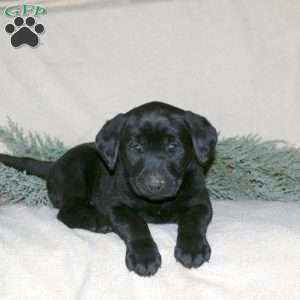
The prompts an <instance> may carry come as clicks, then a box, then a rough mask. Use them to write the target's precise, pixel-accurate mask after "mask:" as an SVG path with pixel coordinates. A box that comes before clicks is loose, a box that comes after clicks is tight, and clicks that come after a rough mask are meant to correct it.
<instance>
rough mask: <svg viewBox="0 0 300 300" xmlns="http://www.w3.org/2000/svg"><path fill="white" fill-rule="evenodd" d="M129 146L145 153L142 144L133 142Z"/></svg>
mask: <svg viewBox="0 0 300 300" xmlns="http://www.w3.org/2000/svg"><path fill="white" fill-rule="evenodd" d="M129 147H130V148H131V149H132V150H134V151H135V152H137V153H143V152H144V147H143V145H141V144H138V143H133V144H130V145H129Z"/></svg>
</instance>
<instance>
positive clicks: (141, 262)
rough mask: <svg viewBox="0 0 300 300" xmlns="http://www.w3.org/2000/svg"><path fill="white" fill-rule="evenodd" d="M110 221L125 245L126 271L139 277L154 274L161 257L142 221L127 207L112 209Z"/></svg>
mask: <svg viewBox="0 0 300 300" xmlns="http://www.w3.org/2000/svg"><path fill="white" fill-rule="evenodd" d="M110 221H111V224H112V228H113V231H114V232H115V233H117V234H118V235H119V236H120V237H121V238H122V239H123V241H124V242H125V244H126V247H127V251H126V265H127V267H128V269H129V270H130V271H132V270H133V271H134V272H136V273H137V274H138V275H141V276H150V275H153V274H154V273H156V271H157V270H158V268H159V267H160V265H161V256H160V254H159V252H158V249H157V246H156V244H155V242H154V241H153V239H152V237H151V234H150V231H149V228H148V226H147V224H146V223H145V222H144V220H143V219H142V218H140V217H139V216H138V215H136V214H135V213H134V212H133V211H132V210H131V209H129V208H128V207H125V206H119V207H115V208H113V209H112V211H111V214H110Z"/></svg>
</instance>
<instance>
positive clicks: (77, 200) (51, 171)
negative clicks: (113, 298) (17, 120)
mask: <svg viewBox="0 0 300 300" xmlns="http://www.w3.org/2000/svg"><path fill="white" fill-rule="evenodd" d="M216 143H217V133H216V130H215V128H214V127H213V126H212V125H211V124H210V123H209V122H208V121H207V119H206V118H204V117H202V116H200V115H197V114H195V113H192V112H190V111H184V110H182V109H179V108H176V107H174V106H171V105H168V104H165V103H161V102H150V103H147V104H144V105H142V106H139V107H136V108H134V109H132V110H130V111H128V112H127V113H124V114H119V115H117V116H116V117H114V118H113V119H111V120H110V121H108V122H107V123H106V124H105V125H104V126H103V128H102V129H101V130H100V132H99V133H98V134H97V136H96V141H95V142H94V143H86V144H82V145H79V146H76V147H74V148H72V149H71V150H69V151H68V152H67V153H65V154H64V155H63V156H62V157H61V158H60V159H58V160H57V161H55V162H44V161H37V160H34V159H30V158H16V157H12V156H9V155H5V154H0V161H1V162H3V163H4V164H6V165H8V166H12V167H14V168H16V169H18V170H26V171H27V172H28V173H29V174H33V175H36V176H39V177H41V178H43V179H45V180H46V182H47V189H48V194H49V198H50V200H51V202H52V203H53V206H54V207H56V208H58V209H59V212H58V215H57V217H58V219H59V220H61V221H62V222H63V223H64V224H66V225H67V226H69V227H70V228H84V229H88V230H92V231H96V232H101V233H107V232H111V231H112V232H115V233H116V234H118V235H119V236H120V238H121V239H122V240H123V241H124V242H125V245H126V249H127V251H126V265H127V267H128V269H129V270H133V271H134V272H136V273H137V274H139V275H141V276H150V275H153V274H154V273H155V272H156V271H157V270H158V268H159V267H160V265H161V256H160V254H159V251H158V248H157V245H156V243H155V242H154V240H153V238H152V236H151V234H150V231H149V228H148V226H147V223H157V224H161V223H176V224H178V237H177V242H176V247H175V252H174V253H175V257H176V260H177V261H179V262H180V263H181V264H182V265H183V266H185V267H187V268H196V267H199V266H200V265H202V264H203V263H204V262H205V261H208V260H209V258H210V253H211V249H210V246H209V244H208V242H207V239H206V231H207V226H208V224H209V223H210V221H211V218H212V207H211V203H210V200H209V195H208V191H207V188H206V186H205V170H206V168H207V165H208V164H209V162H210V160H211V158H212V157H213V153H214V149H215V146H216Z"/></svg>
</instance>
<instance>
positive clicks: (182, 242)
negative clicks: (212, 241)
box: [175, 235, 211, 268]
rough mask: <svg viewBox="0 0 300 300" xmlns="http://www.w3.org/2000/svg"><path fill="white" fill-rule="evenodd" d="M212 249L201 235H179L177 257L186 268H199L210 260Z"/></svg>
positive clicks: (176, 249)
mask: <svg viewBox="0 0 300 300" xmlns="http://www.w3.org/2000/svg"><path fill="white" fill-rule="evenodd" d="M210 254H211V249H210V246H209V244H208V242H207V241H206V239H205V238H203V237H201V236H196V235H195V236H193V235H191V236H188V237H178V240H177V244H176V247H175V258H176V260H177V261H179V262H180V263H181V264H182V265H183V266H185V267H186V268H198V267H200V266H201V265H202V264H203V263H204V262H206V261H209V258H210Z"/></svg>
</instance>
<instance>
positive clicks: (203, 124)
mask: <svg viewBox="0 0 300 300" xmlns="http://www.w3.org/2000/svg"><path fill="white" fill-rule="evenodd" d="M184 119H185V122H186V124H187V126H188V128H189V131H190V134H191V137H192V141H193V147H194V151H195V153H196V157H197V159H198V161H199V163H200V164H206V163H207V162H208V161H209V159H210V158H211V157H212V154H213V153H214V150H215V147H216V144H217V140H218V135H217V131H216V129H215V128H214V127H213V126H212V125H211V124H210V123H209V122H208V120H207V119H206V118H204V117H202V116H199V115H197V114H194V113H192V112H190V111H186V112H185V115H184Z"/></svg>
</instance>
